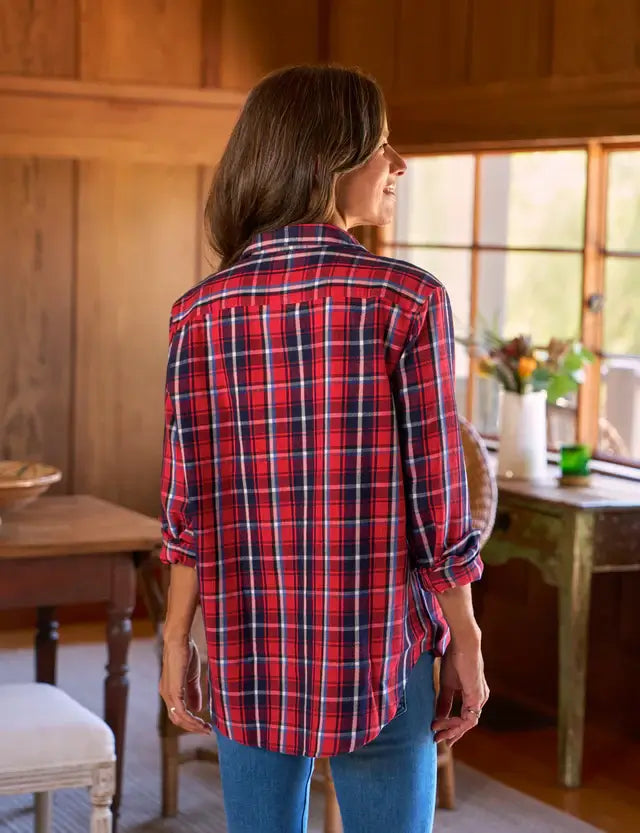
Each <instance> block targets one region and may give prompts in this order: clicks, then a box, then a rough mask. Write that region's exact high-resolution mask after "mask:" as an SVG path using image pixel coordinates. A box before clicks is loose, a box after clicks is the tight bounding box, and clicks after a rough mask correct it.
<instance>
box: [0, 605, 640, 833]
mask: <svg viewBox="0 0 640 833" xmlns="http://www.w3.org/2000/svg"><path fill="white" fill-rule="evenodd" d="M133 631H134V636H139V637H141V636H151V635H152V633H151V627H150V625H148V623H147V622H145V621H144V620H134V626H133ZM103 634H104V626H101V625H96V624H90V625H68V626H65V627H64V629H62V628H61V642H62V643H63V644H64V643H68V644H71V643H74V642H87V641H102V639H103ZM32 640H33V632H32V631H24V630H21V631H5V632H0V651H2V650H7V649H12V648H25V647H29V646H31V644H32ZM639 702H640V698H639ZM639 708H640V705H639ZM454 755H455V757H456V758H458V759H459V760H461V761H464V762H465V763H467V764H469V765H470V766H473V767H475V768H476V769H479V770H480V771H482V772H485V773H486V774H487V775H489V776H491V777H492V778H495V779H497V780H498V781H501V782H502V783H504V784H506V785H507V786H510V787H513V788H514V789H516V790H519V791H520V792H523V793H527V794H528V795H530V796H532V797H533V798H537V799H538V800H539V801H543V802H545V803H547V804H550V805H552V806H554V807H557V808H559V809H561V810H564V811H566V812H568V813H571V814H572V815H574V816H577V817H578V818H581V819H583V820H584V821H586V822H589V823H590V824H593V825H594V826H595V827H597V828H600V829H601V830H604V831H606V833H640V741H638V740H630V739H628V738H625V737H623V736H621V735H616V734H612V733H608V732H606V731H605V730H604V729H602V728H599V727H592V726H590V727H587V732H586V736H585V763H584V774H583V785H582V787H580V788H579V789H575V790H568V789H563V788H561V787H559V786H558V785H557V782H556V732H555V729H554V728H552V727H545V728H537V729H531V728H528V729H526V730H517V731H515V730H509V731H506V730H504V729H500V730H496V729H493V728H492V729H489V728H486V727H483V726H482V725H480V726H478V728H477V729H475V730H473V731H472V732H469V733H468V734H467V735H466V736H465V737H464V738H463V739H462V740H461V741H460V742H459V743H458V744H456V746H455V747H454Z"/></svg>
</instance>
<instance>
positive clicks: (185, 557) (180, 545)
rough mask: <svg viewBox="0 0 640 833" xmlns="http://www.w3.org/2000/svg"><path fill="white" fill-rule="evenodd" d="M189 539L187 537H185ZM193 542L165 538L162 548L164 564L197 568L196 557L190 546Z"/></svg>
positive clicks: (161, 557)
mask: <svg viewBox="0 0 640 833" xmlns="http://www.w3.org/2000/svg"><path fill="white" fill-rule="evenodd" d="M184 537H185V538H186V537H187V536H186V535H185V536H184ZM190 543H191V541H185V540H182V539H180V540H177V541H176V540H173V539H169V538H163V540H162V546H161V547H160V561H162V563H163V564H184V565H185V566H187V567H195V566H196V556H195V553H194V551H193V549H192V548H191V546H190Z"/></svg>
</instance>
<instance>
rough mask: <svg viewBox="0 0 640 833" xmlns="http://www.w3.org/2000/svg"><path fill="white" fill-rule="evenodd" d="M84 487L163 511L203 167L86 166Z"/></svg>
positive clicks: (79, 461)
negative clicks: (174, 374) (173, 378)
mask: <svg viewBox="0 0 640 833" xmlns="http://www.w3.org/2000/svg"><path fill="white" fill-rule="evenodd" d="M79 186H80V188H79V247H78V354H77V369H76V377H77V383H76V420H75V446H76V455H75V456H76V459H75V463H76V466H75V470H76V477H75V484H76V491H77V492H91V493H92V494H95V495H98V496H99V497H104V498H106V499H110V500H114V501H116V502H118V503H122V504H124V505H125V506H129V507H131V508H133V509H138V510H140V511H143V512H147V513H151V514H155V513H156V512H157V510H158V507H159V482H160V481H159V476H160V461H161V451H162V448H161V446H162V422H163V404H164V396H163V392H164V374H165V371H166V361H167V349H168V332H169V330H168V325H169V313H170V309H171V304H172V302H173V301H174V300H175V299H176V298H177V297H178V296H179V295H180V294H182V292H184V291H185V290H186V289H188V288H189V287H190V286H191V285H192V284H193V283H194V280H195V272H196V257H197V252H196V245H197V235H196V227H195V215H196V205H197V201H198V170H197V168H196V167H192V168H186V167H169V166H160V165H127V164H116V163H109V162H101V161H96V162H82V163H80V183H79Z"/></svg>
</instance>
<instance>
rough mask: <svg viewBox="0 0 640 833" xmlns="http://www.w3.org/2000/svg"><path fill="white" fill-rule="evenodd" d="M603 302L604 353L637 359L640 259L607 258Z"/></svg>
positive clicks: (638, 344) (639, 332)
mask: <svg viewBox="0 0 640 833" xmlns="http://www.w3.org/2000/svg"><path fill="white" fill-rule="evenodd" d="M605 298H606V302H605V306H604V344H603V347H604V350H605V352H606V353H635V354H637V355H640V258H638V259H636V258H625V257H608V258H607V260H606V262H605Z"/></svg>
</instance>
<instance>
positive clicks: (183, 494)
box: [161, 224, 482, 756]
mask: <svg viewBox="0 0 640 833" xmlns="http://www.w3.org/2000/svg"><path fill="white" fill-rule="evenodd" d="M453 352H454V341H453V331H452V319H451V311H450V305H449V299H448V296H447V293H446V291H445V289H444V288H443V286H442V284H440V283H439V282H438V281H437V280H436V279H435V278H434V277H433V276H432V275H430V274H429V273H428V272H424V271H423V270H421V269H418V268H416V267H415V266H412V265H410V264H409V263H404V262H402V261H398V260H393V259H390V258H386V257H378V256H375V255H373V254H371V253H370V252H369V251H368V250H367V249H365V248H364V247H363V246H361V245H360V244H359V243H358V241H357V240H356V239H355V238H353V237H352V236H351V235H350V234H348V233H347V232H345V231H343V230H341V229H339V228H338V227H336V226H333V225H330V224H305V225H291V226H286V227H284V228H281V229H278V230H276V231H273V232H268V233H262V234H258V235H257V236H256V237H254V238H253V240H252V241H251V243H250V245H249V246H248V247H247V248H246V250H245V251H244V253H243V255H242V257H241V259H240V260H239V261H238V262H237V263H236V264H235V265H234V266H232V267H230V268H228V269H225V270H223V271H221V272H218V273H217V274H215V275H212V276H211V277H209V278H207V279H206V280H204V281H203V282H202V283H200V284H199V285H197V286H195V287H194V288H192V289H191V290H189V291H188V292H187V293H186V294H185V295H183V296H182V297H181V298H180V299H179V300H178V301H177V302H176V304H175V305H174V307H173V310H172V316H171V324H170V349H169V361H168V371H167V384H166V397H165V402H166V431H165V444H164V461H163V473H162V489H161V491H162V505H163V511H162V529H163V540H164V544H163V548H162V560H163V561H164V562H165V563H180V564H187V565H191V566H194V567H196V568H197V570H198V578H199V586H200V601H201V604H202V611H203V617H204V624H205V630H206V635H207V644H208V653H209V676H210V708H211V715H212V720H213V722H214V724H215V725H216V726H217V727H218V729H219V730H220V731H221V732H222V734H224V735H226V736H228V737H230V738H232V739H234V740H236V741H238V742H240V743H244V744H248V745H251V746H260V747H265V748H267V749H271V750H275V751H279V752H285V753H290V754H296V755H308V756H329V755H336V754H338V753H342V752H350V751H352V750H353V749H355V748H357V747H359V746H362V745H363V744H365V743H368V742H369V741H371V740H372V739H373V738H374V737H375V736H376V735H377V734H378V733H379V732H380V729H381V728H382V727H383V726H384V725H385V724H386V723H388V722H389V721H390V720H391V719H392V717H393V716H394V715H395V714H396V712H397V709H398V705H399V702H400V699H401V697H402V695H403V692H404V687H405V684H406V680H407V676H408V674H409V671H410V670H411V668H412V667H413V665H414V663H415V662H416V660H417V659H418V657H419V656H420V654H421V653H422V652H423V651H426V650H433V651H434V652H435V653H436V654H441V653H442V652H443V651H444V649H445V647H446V644H447V641H448V638H449V633H448V629H447V625H446V622H445V621H444V619H443V616H442V612H441V609H440V606H439V604H438V600H437V594H438V593H439V592H441V591H443V590H446V589H447V588H449V587H453V586H455V585H461V584H466V583H468V582H471V581H474V580H476V579H478V578H480V576H481V574H482V562H481V560H480V557H479V555H478V538H479V535H478V533H477V532H476V531H474V530H473V529H472V526H471V517H470V510H469V497H468V490H467V480H466V474H465V467H464V461H463V456H462V455H463V453H462V446H461V440H460V431H459V426H458V417H457V413H456V404H455V398H454V356H453Z"/></svg>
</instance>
